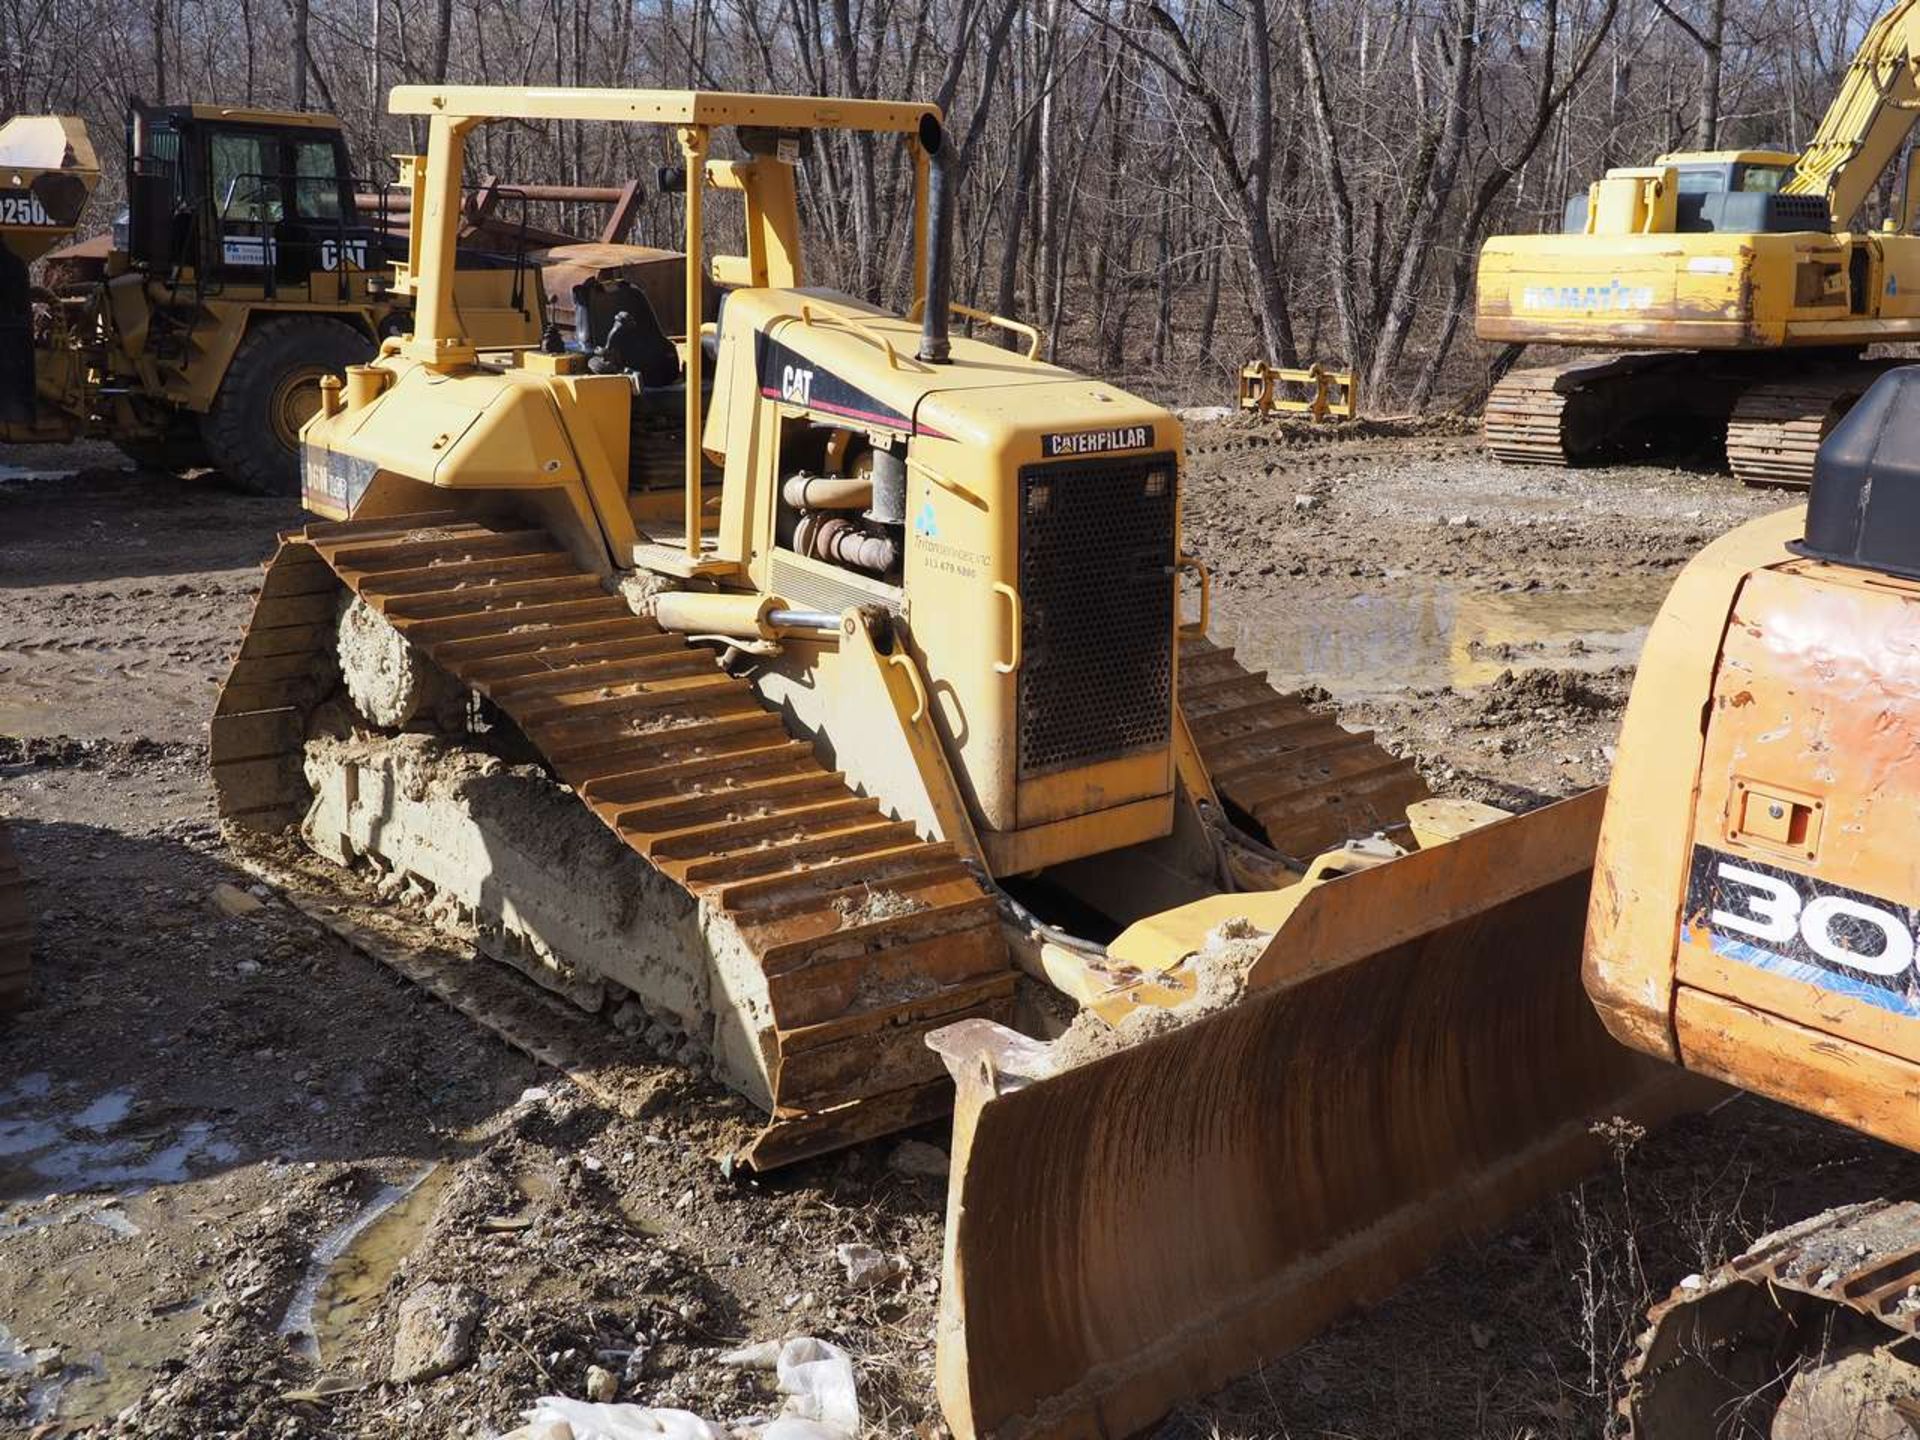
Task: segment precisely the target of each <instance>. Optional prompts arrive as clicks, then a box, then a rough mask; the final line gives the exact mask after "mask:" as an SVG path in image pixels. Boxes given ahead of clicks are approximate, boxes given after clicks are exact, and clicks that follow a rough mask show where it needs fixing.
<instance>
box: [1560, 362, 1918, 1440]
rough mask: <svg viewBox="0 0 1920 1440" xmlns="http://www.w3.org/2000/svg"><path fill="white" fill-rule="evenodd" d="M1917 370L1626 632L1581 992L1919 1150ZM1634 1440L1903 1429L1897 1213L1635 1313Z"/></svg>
mask: <svg viewBox="0 0 1920 1440" xmlns="http://www.w3.org/2000/svg"><path fill="white" fill-rule="evenodd" d="M1917 656H1920V370H1917V369H1902V370H1896V371H1894V372H1892V373H1891V374H1889V375H1887V376H1886V377H1884V378H1883V379H1881V380H1880V381H1879V382H1878V383H1876V384H1875V385H1874V387H1873V388H1872V389H1871V390H1870V391H1869V392H1868V394H1867V395H1866V397H1865V398H1864V399H1863V400H1862V401H1861V402H1860V404H1859V405H1858V406H1856V407H1855V408H1854V410H1853V411H1852V413H1851V414H1849V415H1848V416H1847V417H1846V419H1845V420H1843V421H1842V422H1841V424H1840V425H1839V427H1838V428H1836V429H1835V431H1834V432H1833V434H1832V436H1831V437H1829V439H1828V440H1827V443H1826V444H1825V445H1824V446H1823V447H1822V448H1821V452H1820V460H1819V468H1818V470H1817V472H1816V475H1815V479H1814V483H1813V491H1812V495H1811V498H1810V503H1809V505H1808V507H1807V508H1806V509H1805V510H1804V511H1803V510H1800V509H1794V510H1789V511H1785V512H1782V513H1780V514H1778V515H1773V516H1769V517H1767V518H1765V519H1761V520H1756V521H1753V522H1751V523H1750V524H1748V525H1746V526H1744V527H1742V528H1741V529H1739V530H1736V531H1734V532H1733V533H1732V534H1730V535H1728V536H1726V537H1724V538H1723V539H1721V540H1718V541H1716V542H1715V543H1714V544H1712V545H1710V546H1708V547H1707V549H1706V550H1704V551H1703V552H1702V553H1701V554H1700V555H1699V556H1698V557H1697V558H1696V559H1695V560H1694V561H1693V562H1692V564H1690V565H1689V566H1688V567H1687V569H1686V570H1685V571H1684V572H1683V573H1682V574H1681V577H1680V579H1679V580H1678V582H1677V583H1676V584H1675V586H1674V588H1673V591H1672V594H1671V595H1670V596H1669V598H1668V600H1667V602H1666V605H1665V606H1664V608H1663V609H1662V611H1661V613H1660V616H1659V617H1658V619H1657V620H1656V621H1655V622H1654V625H1653V627H1652V630H1651V631H1650V633H1649V635H1648V638H1647V645H1646V650H1645V653H1644V654H1643V656H1642V658H1641V662H1640V670H1639V674H1638V677H1637V679H1636V681H1635V684H1634V689H1633V696H1632V699H1631V700H1630V702H1629V704H1628V706H1627V713H1626V719H1625V724H1624V727H1623V730H1622V733H1621V737H1620V746H1619V758H1618V760H1617V762H1616V763H1615V766H1614V771H1613V780H1612V785H1611V790H1610V795H1611V798H1610V800H1609V803H1608V807H1607V814H1606V819H1605V822H1604V823H1603V825H1602V827H1601V837H1600V852H1599V859H1598V861H1597V863H1596V867H1595V873H1594V886H1593V904H1592V912H1591V915H1590V918H1589V926H1588V940H1587V951H1586V979H1587V986H1588V989H1589V990H1590V991H1591V993H1592V995H1593V998H1594V1001H1595V1004H1596V1005H1597V1006H1598V1008H1599V1011H1600V1014H1601V1015H1602V1017H1603V1018H1604V1019H1605V1021H1606V1024H1607V1028H1608V1029H1609V1030H1611V1031H1612V1032H1613V1034H1614V1035H1615V1036H1617V1037H1618V1038H1619V1039H1620V1040H1621V1041H1622V1042H1624V1043H1625V1044H1628V1045H1631V1046H1632V1047H1634V1048H1635V1049H1638V1050H1642V1051H1645V1052H1646V1053H1647V1054H1650V1055H1655V1056H1659V1057H1661V1058H1662V1059H1665V1060H1667V1061H1669V1062H1671V1063H1674V1064H1676V1065H1680V1066H1684V1067H1685V1068H1686V1069H1688V1070H1691V1071H1696V1072H1698V1073H1700V1074H1702V1075H1706V1076H1711V1077H1713V1078H1715V1079H1719V1080H1724V1081H1728V1082H1731V1083H1733V1084H1735V1085H1739V1086H1743V1087H1745V1088H1746V1089H1749V1090H1753V1091H1755V1092H1757V1093H1759V1094H1762V1095H1768V1096H1771V1097H1773V1098H1775V1099H1777V1100H1781V1101H1784V1102H1786V1103H1787V1104H1791V1105H1797V1106H1799V1107H1801V1108H1803V1109H1806V1110H1810V1111H1812V1112H1814V1113H1816V1114H1820V1115H1824V1116H1826V1117H1828V1118H1829V1119H1832V1120H1837V1121H1839V1122H1841V1123H1843V1124H1846V1125H1850V1126H1852V1127H1854V1128H1855V1129H1858V1130H1861V1131H1864V1132H1866V1133H1867V1134H1869V1135H1874V1136H1877V1137H1879V1138H1880V1139H1882V1140H1886V1141H1888V1142H1890V1143H1893V1144H1896V1145H1903V1146H1906V1147H1907V1148H1909V1149H1916V1150H1920V1110H1916V1108H1915V1105H1914V1094H1915V1088H1916V1077H1917V1076H1920V1025H1917V1024H1916V1020H1917V1019H1920V971H1916V968H1915V963H1914V962H1915V946H1916V943H1917V942H1916V932H1917V930H1920V867H1917V866H1916V861H1915V858H1914V839H1915V833H1916V832H1915V815H1916V802H1917V801H1920V776H1917V775H1916V773H1915V767H1914V764H1913V756H1914V754H1915V752H1916V749H1920V662H1917V661H1916V657H1917ZM1629 1379H1630V1382H1631V1384H1630V1386H1629V1393H1628V1396H1627V1400H1626V1404H1625V1410H1626V1415H1627V1419H1628V1421H1629V1423H1630V1426H1631V1429H1632V1433H1633V1435H1635V1436H1637V1437H1639V1440H1693V1437H1696V1436H1713V1437H1720V1436H1730V1437H1731V1436H1742V1437H1744V1436H1762V1437H1772V1440H1838V1437H1904V1436H1910V1435H1912V1434H1914V1433H1915V1427H1916V1426H1917V1425H1920V1203H1916V1202H1914V1201H1913V1200H1911V1199H1883V1200H1872V1201H1867V1202H1863V1203H1860V1204H1857V1205H1851V1206H1848V1207H1845V1208H1843V1209H1840V1210H1836V1211H1832V1212H1829V1213H1827V1214H1825V1215H1821V1216H1817V1217H1814V1218H1813V1219H1810V1220H1808V1221H1805V1222H1803V1223H1801V1224H1798V1225H1795V1226H1791V1227H1789V1228H1787V1229H1785V1230H1782V1231H1780V1232H1778V1233H1776V1234H1773V1235H1769V1236H1766V1237H1765V1238H1763V1239H1762V1240H1760V1241H1759V1242H1758V1243H1756V1244H1755V1245H1754V1247H1753V1248H1752V1249H1751V1250H1750V1251H1749V1252H1748V1253H1747V1254H1745V1255H1743V1256H1741V1257H1740V1258H1738V1259H1736V1260H1734V1261H1733V1262H1731V1263H1730V1264H1728V1265H1726V1266H1723V1267H1721V1268H1720V1269H1719V1270H1717V1271H1715V1272H1713V1273H1711V1274H1709V1275H1706V1276H1704V1277H1695V1278H1694V1279H1693V1280H1691V1281H1690V1282H1688V1283H1686V1284H1684V1285H1683V1286H1681V1287H1680V1288H1678V1289H1676V1290H1675V1291H1674V1293H1673V1297H1672V1299H1670V1300H1668V1301H1667V1302H1665V1303H1664V1304H1662V1305H1660V1306H1658V1307H1657V1308H1656V1309H1655V1311H1654V1314H1653V1325H1652V1328H1651V1329H1650V1331H1649V1332H1648V1335H1647V1337H1646V1338H1645V1341H1644V1343H1643V1347H1642V1350H1641V1353H1640V1355H1639V1356H1638V1357H1637V1359H1636V1360H1635V1361H1634V1363H1633V1365H1632V1367H1631V1370H1630V1373H1629Z"/></svg>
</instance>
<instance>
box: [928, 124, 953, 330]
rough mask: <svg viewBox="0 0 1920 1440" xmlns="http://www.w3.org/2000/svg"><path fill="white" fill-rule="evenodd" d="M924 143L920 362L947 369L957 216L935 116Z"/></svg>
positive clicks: (945, 148) (944, 140) (942, 142)
mask: <svg viewBox="0 0 1920 1440" xmlns="http://www.w3.org/2000/svg"><path fill="white" fill-rule="evenodd" d="M920 143H921V145H923V146H925V147H926V151H927V159H928V165H927V273H926V284H925V286H924V287H923V288H924V290H925V292H926V297H927V303H926V309H925V311H924V312H923V313H922V314H921V316H920V358H921V359H922V360H924V361H925V362H926V363H927V364H929V365H945V364H946V363H947V362H948V360H949V358H950V357H951V355H952V351H953V346H952V344H951V342H949V340H948V338H947V321H948V315H947V305H948V302H949V300H950V299H951V295H952V289H953V285H952V255H953V243H952V242H953V235H952V231H953V214H952V196H951V195H950V194H949V193H948V190H949V184H950V177H949V175H948V173H947V145H946V137H945V135H944V134H943V133H942V132H941V129H940V122H939V121H937V120H935V119H933V118H932V117H931V116H929V117H927V118H925V119H923V120H922V121H921V122H920Z"/></svg>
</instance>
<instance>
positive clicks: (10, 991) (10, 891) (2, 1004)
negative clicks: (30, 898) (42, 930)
mask: <svg viewBox="0 0 1920 1440" xmlns="http://www.w3.org/2000/svg"><path fill="white" fill-rule="evenodd" d="M32 962H33V930H32V926H31V924H30V923H29V921H28V910H27V881H26V877H25V876H23V875H22V874H21V873H20V862H19V860H18V859H17V858H16V857H15V856H14V853H13V841H12V840H11V839H10V838H9V837H8V835H7V827H6V824H5V823H4V822H0V1014H5V1013H6V1012H8V1011H9V1010H15V1009H18V1008H19V1006H20V1004H21V1002H22V1001H24V1000H25V999H26V998H27V981H28V979H29V978H30V974H31V966H32Z"/></svg>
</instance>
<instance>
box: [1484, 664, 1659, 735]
mask: <svg viewBox="0 0 1920 1440" xmlns="http://www.w3.org/2000/svg"><path fill="white" fill-rule="evenodd" d="M1632 685H1633V671H1631V670H1630V669H1627V668H1626V667H1624V666H1620V667H1616V668H1615V669H1612V670H1604V671H1598V672H1595V671H1589V670H1520V671H1513V670H1503V671H1501V672H1500V676H1499V678H1498V679H1496V680H1495V681H1494V682H1493V683H1492V684H1491V685H1489V686H1487V687H1486V689H1484V690H1482V691H1481V692H1480V694H1479V695H1478V697H1476V698H1477V701H1478V703H1477V705H1476V714H1477V718H1478V719H1479V720H1481V721H1482V722H1483V723H1486V724H1493V725H1504V724H1507V723H1509V722H1511V721H1514V720H1518V719H1522V718H1524V717H1526V716H1529V715H1532V716H1539V717H1541V718H1545V717H1547V716H1551V715H1566V714H1573V715H1612V714H1615V713H1617V712H1618V711H1620V710H1621V709H1622V708H1623V707H1624V706H1625V705H1626V703H1627V692H1628V690H1629V689H1631V688H1632Z"/></svg>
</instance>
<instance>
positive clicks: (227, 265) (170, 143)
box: [116, 102, 388, 295]
mask: <svg viewBox="0 0 1920 1440" xmlns="http://www.w3.org/2000/svg"><path fill="white" fill-rule="evenodd" d="M127 130H128V135H127V153H128V154H129V155H130V156H131V157H132V166H131V173H130V175H129V176H128V186H127V190H128V213H127V222H126V230H125V234H124V235H123V236H116V240H118V241H119V243H120V248H122V249H124V250H125V252H126V255H127V261H128V265H129V267H130V268H132V269H135V270H138V271H141V272H143V273H145V274H146V275H148V276H151V277H164V276H170V275H173V274H176V273H178V272H180V271H186V270H190V271H192V272H193V273H194V274H195V275H196V276H198V277H200V278H201V279H202V280H203V281H206V282H211V283H214V284H219V283H222V282H225V283H228V284H257V285H260V286H261V287H262V288H263V289H264V290H265V291H266V292H267V293H268V294H269V295H272V294H273V293H274V292H275V291H276V290H278V289H279V288H280V287H282V286H286V285H304V284H306V283H307V277H308V276H310V275H313V274H314V273H316V272H321V271H328V272H332V271H339V270H365V269H368V268H370V267H372V266H379V267H384V263H385V260H386V259H387V258H388V257H387V256H386V255H385V253H384V247H382V246H381V244H380V237H379V235H378V233H377V232H376V231H375V229H374V228H373V227H371V226H366V225H361V224H359V223H358V221H357V217H356V215H355V210H354V186H353V178H352V167H351V164H350V162H349V159H348V155H347V145H346V137H345V136H344V135H343V134H342V133H341V130H340V125H339V122H338V121H337V120H335V119H334V118H333V117H332V116H329V115H310V114H301V113H294V112H283V111H271V110H248V109H239V108H235V107H231V106H224V105H170V106H149V105H142V104H140V103H138V102H135V104H134V105H133V106H132V108H131V110H130V112H129V116H128V122H127Z"/></svg>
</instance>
